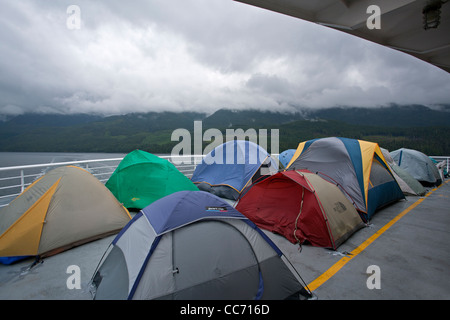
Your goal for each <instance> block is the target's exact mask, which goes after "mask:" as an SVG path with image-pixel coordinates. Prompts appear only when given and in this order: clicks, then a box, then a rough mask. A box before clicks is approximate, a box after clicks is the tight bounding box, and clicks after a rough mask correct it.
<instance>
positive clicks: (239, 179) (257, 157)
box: [191, 140, 278, 200]
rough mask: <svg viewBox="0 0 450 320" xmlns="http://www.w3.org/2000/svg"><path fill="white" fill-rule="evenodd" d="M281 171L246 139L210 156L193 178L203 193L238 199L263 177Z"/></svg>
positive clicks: (217, 149)
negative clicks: (247, 188)
mask: <svg viewBox="0 0 450 320" xmlns="http://www.w3.org/2000/svg"><path fill="white" fill-rule="evenodd" d="M276 172H278V165H277V163H276V161H274V160H273V159H272V158H271V157H270V155H269V154H268V153H267V151H266V150H264V148H262V147H260V146H259V145H257V144H256V143H253V142H251V141H245V140H232V141H228V142H226V143H224V144H221V145H220V146H217V147H216V148H215V149H214V150H212V151H211V152H210V153H208V154H207V155H206V156H205V157H204V158H203V160H202V163H201V164H199V165H198V166H197V167H196V168H195V171H194V174H193V175H192V178H191V180H192V181H193V182H194V183H195V184H196V185H197V186H198V188H199V189H200V190H203V191H207V192H210V193H213V194H215V195H217V196H219V197H223V198H227V199H231V200H237V199H238V198H239V196H240V195H241V193H242V192H243V191H244V190H245V189H246V187H249V186H250V185H251V184H252V183H253V182H254V181H256V180H258V179H260V178H261V176H267V175H271V174H273V173H276Z"/></svg>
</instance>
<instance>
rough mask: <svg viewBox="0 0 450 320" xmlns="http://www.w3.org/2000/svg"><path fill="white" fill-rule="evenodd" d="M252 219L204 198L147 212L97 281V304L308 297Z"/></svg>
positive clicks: (108, 257)
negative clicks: (111, 301) (127, 300)
mask: <svg viewBox="0 0 450 320" xmlns="http://www.w3.org/2000/svg"><path fill="white" fill-rule="evenodd" d="M285 261H286V262H287V260H285V257H284V256H283V254H282V252H281V251H280V250H279V249H278V247H277V246H276V245H275V244H274V243H273V242H272V241H271V240H270V239H269V238H268V237H267V236H266V235H265V234H264V233H263V232H262V231H261V230H260V229H259V228H258V227H257V226H256V225H255V224H254V223H252V222H251V221H250V220H248V219H247V218H246V217H245V216H243V215H242V214H241V213H239V212H238V211H236V210H235V209H234V208H233V207H231V206H230V205H229V204H227V202H226V201H224V200H223V199H221V198H219V197H217V196H215V195H213V194H211V193H208V192H204V191H197V192H193V191H179V192H176V193H173V194H171V195H168V196H166V197H164V198H162V199H160V200H157V201H155V202H154V203H152V204H151V205H149V206H148V207H146V208H144V209H143V210H141V211H140V212H139V213H138V214H137V215H136V216H135V217H134V218H133V220H132V221H130V223H129V224H128V225H127V226H126V227H125V228H124V229H123V230H122V231H121V233H120V234H119V235H117V237H116V238H115V239H114V240H113V242H112V244H111V246H110V247H109V249H108V251H107V253H106V254H105V257H104V259H102V261H100V263H99V267H98V268H97V270H96V271H95V272H94V275H93V277H92V280H91V283H92V285H91V287H92V289H93V290H92V292H93V295H94V299H98V300H103V299H107V300H109V299H114V300H122V299H135V300H141V299H145V300H147V299H169V300H172V299H173V300H178V299H189V300H196V299H208V300H219V299H228V300H231V299H233V300H234V299H239V300H244V299H286V298H294V297H295V298H299V296H298V295H299V294H305V295H307V293H308V292H306V291H305V289H304V285H302V284H301V280H300V279H298V278H297V277H298V276H299V275H298V274H296V271H294V270H292V271H291V269H290V268H292V265H290V264H289V263H286V262H285Z"/></svg>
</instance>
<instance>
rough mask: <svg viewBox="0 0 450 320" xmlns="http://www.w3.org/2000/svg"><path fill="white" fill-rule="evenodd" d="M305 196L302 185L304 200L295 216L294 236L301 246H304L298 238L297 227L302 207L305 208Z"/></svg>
mask: <svg viewBox="0 0 450 320" xmlns="http://www.w3.org/2000/svg"><path fill="white" fill-rule="evenodd" d="M304 196H305V188H303V187H302V202H301V203H300V211H299V212H298V215H297V218H295V228H294V238H295V240H297V243H298V244H299V245H300V248H301V247H302V245H301V243H300V240H299V239H298V238H297V235H296V233H297V229H298V227H297V226H298V224H297V223H298V218H300V214H301V213H302V209H303V198H304Z"/></svg>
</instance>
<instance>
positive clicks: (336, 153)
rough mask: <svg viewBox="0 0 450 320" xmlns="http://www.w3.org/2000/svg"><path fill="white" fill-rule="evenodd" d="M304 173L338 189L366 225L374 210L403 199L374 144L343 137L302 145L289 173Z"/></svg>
mask: <svg viewBox="0 0 450 320" xmlns="http://www.w3.org/2000/svg"><path fill="white" fill-rule="evenodd" d="M291 169H295V170H300V169H307V170H309V171H311V172H314V173H318V174H319V175H321V176H322V177H323V178H324V179H326V180H329V181H330V182H333V183H336V184H337V185H339V187H341V188H342V189H343V190H344V192H345V194H346V195H347V196H348V197H349V199H350V200H351V201H352V202H353V203H354V205H355V207H356V209H357V210H358V211H359V212H360V214H361V217H362V218H363V219H364V220H365V221H367V220H369V219H370V218H371V217H372V216H373V214H374V213H375V211H376V210H378V209H380V208H382V207H384V206H386V205H388V204H391V203H393V202H395V201H397V200H400V199H404V198H405V197H404V195H403V192H402V190H401V188H400V186H399V185H398V183H397V181H396V180H395V178H394V176H393V174H392V172H391V170H390V168H389V166H388V164H387V163H386V160H385V159H384V156H383V153H382V152H381V149H380V147H379V146H378V144H377V143H374V142H369V141H364V140H357V139H349V138H342V137H328V138H320V139H313V140H309V141H304V142H301V143H300V144H299V145H298V148H297V151H296V152H295V154H294V156H293V157H292V159H291V162H290V163H289V164H288V170H291Z"/></svg>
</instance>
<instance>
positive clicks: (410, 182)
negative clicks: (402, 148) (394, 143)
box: [380, 148, 427, 196]
mask: <svg viewBox="0 0 450 320" xmlns="http://www.w3.org/2000/svg"><path fill="white" fill-rule="evenodd" d="M380 149H381V152H382V153H383V156H384V159H385V160H386V163H387V164H388V165H389V167H390V168H391V171H392V174H393V175H394V178H395V180H397V183H398V185H399V186H400V188H401V189H402V192H403V194H405V195H410V196H423V195H425V193H426V192H427V190H426V189H425V188H424V187H423V186H422V185H421V184H420V182H419V181H417V180H416V179H415V178H414V177H413V176H412V175H411V174H409V173H408V172H407V171H406V170H404V169H402V168H400V167H399V166H398V165H397V163H395V161H394V159H392V157H391V154H390V153H389V151H388V150H386V149H383V148H380Z"/></svg>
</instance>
